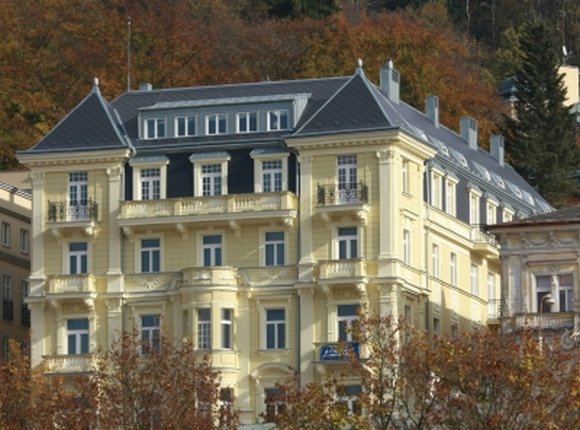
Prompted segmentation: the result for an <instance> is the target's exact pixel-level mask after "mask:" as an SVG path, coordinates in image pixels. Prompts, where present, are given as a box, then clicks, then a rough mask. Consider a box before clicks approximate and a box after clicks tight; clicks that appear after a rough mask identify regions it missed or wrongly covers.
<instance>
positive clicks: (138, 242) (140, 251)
mask: <svg viewBox="0 0 580 430" xmlns="http://www.w3.org/2000/svg"><path fill="white" fill-rule="evenodd" d="M144 240H157V241H159V246H158V247H146V248H143V241H144ZM135 249H136V256H135V258H136V261H137V268H138V272H139V273H160V272H163V238H162V237H161V236H157V235H151V236H147V235H144V236H140V237H138V238H137V240H135ZM145 250H147V251H148V253H149V262H150V263H152V262H153V261H154V260H153V259H152V254H151V253H152V252H155V251H157V252H158V254H159V270H158V271H157V270H148V271H147V272H145V271H143V261H142V255H143V252H144V251H145Z"/></svg>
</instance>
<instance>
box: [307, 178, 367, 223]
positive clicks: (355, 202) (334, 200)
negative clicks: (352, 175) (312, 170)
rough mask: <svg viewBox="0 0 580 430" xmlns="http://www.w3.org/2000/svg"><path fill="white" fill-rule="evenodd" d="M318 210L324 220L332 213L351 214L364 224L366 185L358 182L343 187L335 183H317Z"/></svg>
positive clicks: (329, 217) (365, 216)
mask: <svg viewBox="0 0 580 430" xmlns="http://www.w3.org/2000/svg"><path fill="white" fill-rule="evenodd" d="M316 195H317V202H318V211H319V213H320V215H321V217H322V218H323V220H324V221H325V222H330V220H331V218H332V215H337V216H339V215H340V216H342V215H351V216H353V217H354V218H356V219H358V220H360V221H362V222H363V224H366V221H367V215H368V202H369V189H368V185H367V184H365V183H363V182H359V183H356V184H352V185H350V186H349V187H348V188H344V187H343V186H341V185H337V184H326V185H322V184H318V185H317V192H316Z"/></svg>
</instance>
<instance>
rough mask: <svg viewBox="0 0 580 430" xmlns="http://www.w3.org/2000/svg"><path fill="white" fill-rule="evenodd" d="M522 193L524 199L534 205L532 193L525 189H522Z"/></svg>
mask: <svg viewBox="0 0 580 430" xmlns="http://www.w3.org/2000/svg"><path fill="white" fill-rule="evenodd" d="M523 194H524V198H525V200H526V201H527V202H528V203H529V204H531V205H532V206H533V205H534V198H533V197H532V195H531V194H530V193H528V192H526V191H524V192H523Z"/></svg>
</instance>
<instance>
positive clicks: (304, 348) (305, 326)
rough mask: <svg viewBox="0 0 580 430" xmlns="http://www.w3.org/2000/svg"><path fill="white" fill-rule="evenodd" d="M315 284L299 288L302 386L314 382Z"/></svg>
mask: <svg viewBox="0 0 580 430" xmlns="http://www.w3.org/2000/svg"><path fill="white" fill-rule="evenodd" d="M314 288H315V286H314V284H304V285H300V286H299V287H298V296H299V297H300V384H301V385H303V386H304V385H306V384H309V383H311V382H314V366H313V365H312V362H313V360H314V359H315V353H316V351H315V350H314Z"/></svg>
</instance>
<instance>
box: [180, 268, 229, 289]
mask: <svg viewBox="0 0 580 430" xmlns="http://www.w3.org/2000/svg"><path fill="white" fill-rule="evenodd" d="M181 276H182V279H181V284H182V287H197V286H227V287H237V285H238V274H237V271H236V269H235V268H233V267H229V266H219V267H190V268H187V269H183V270H182V271H181Z"/></svg>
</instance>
